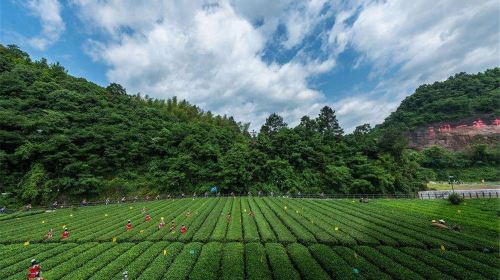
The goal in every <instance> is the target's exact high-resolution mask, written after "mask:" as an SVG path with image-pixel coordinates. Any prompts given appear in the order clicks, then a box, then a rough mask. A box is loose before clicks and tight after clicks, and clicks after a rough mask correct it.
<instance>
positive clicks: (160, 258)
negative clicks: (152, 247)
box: [137, 242, 184, 280]
mask: <svg viewBox="0 0 500 280" xmlns="http://www.w3.org/2000/svg"><path fill="white" fill-rule="evenodd" d="M183 247H184V244H182V243H179V242H176V243H172V244H170V245H168V246H167V247H166V248H164V249H163V250H164V251H163V252H160V253H159V254H158V255H157V256H156V258H155V259H154V260H153V261H152V262H151V264H150V265H149V266H148V267H147V268H146V269H145V270H144V271H143V272H142V273H141V275H140V276H139V277H137V279H139V280H159V279H163V275H164V274H165V273H166V271H167V269H169V266H170V265H171V264H172V262H173V261H174V259H175V258H176V256H177V254H179V252H180V251H181V250H182V248H183ZM165 250H166V251H165Z"/></svg>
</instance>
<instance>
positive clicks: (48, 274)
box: [43, 243, 113, 279]
mask: <svg viewBox="0 0 500 280" xmlns="http://www.w3.org/2000/svg"><path fill="white" fill-rule="evenodd" d="M111 248H113V244H112V243H101V244H99V245H97V246H95V247H93V248H92V249H90V250H88V251H86V252H84V253H82V254H80V255H79V256H78V257H77V258H71V259H70V260H68V261H65V262H62V263H60V264H59V265H57V266H55V267H53V268H52V269H51V270H46V271H44V272H43V277H44V278H45V279H62V278H63V277H64V276H65V275H67V274H69V273H71V272H73V271H76V270H79V269H80V268H81V267H82V264H83V263H88V262H89V261H91V260H93V259H95V258H98V257H99V256H100V255H101V254H103V253H105V252H106V251H108V250H110V249H111Z"/></svg>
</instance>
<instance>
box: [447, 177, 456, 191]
mask: <svg viewBox="0 0 500 280" xmlns="http://www.w3.org/2000/svg"><path fill="white" fill-rule="evenodd" d="M454 178H455V177H454V176H448V184H451V191H452V192H453V193H455V189H454V188H453V181H454V180H453V179H454Z"/></svg>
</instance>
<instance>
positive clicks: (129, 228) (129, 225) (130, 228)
mask: <svg viewBox="0 0 500 280" xmlns="http://www.w3.org/2000/svg"><path fill="white" fill-rule="evenodd" d="M126 228H127V231H131V230H132V222H131V221H130V220H128V222H127V226H126Z"/></svg>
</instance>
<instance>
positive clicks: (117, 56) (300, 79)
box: [75, 1, 335, 129]
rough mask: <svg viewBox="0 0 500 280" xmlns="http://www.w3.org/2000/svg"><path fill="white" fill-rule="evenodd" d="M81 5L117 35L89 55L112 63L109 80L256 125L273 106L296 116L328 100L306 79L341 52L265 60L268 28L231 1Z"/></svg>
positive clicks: (84, 12) (86, 16) (84, 15)
mask: <svg viewBox="0 0 500 280" xmlns="http://www.w3.org/2000/svg"><path fill="white" fill-rule="evenodd" d="M188 2H189V1H188ZM75 4H77V5H79V7H80V9H81V16H82V18H83V19H84V20H85V21H86V22H89V23H90V22H92V23H94V24H95V27H97V28H101V29H102V30H105V32H107V33H109V34H110V35H111V37H112V38H113V39H112V40H110V41H108V42H95V41H93V42H91V43H90V44H89V45H87V50H88V52H89V54H91V55H92V57H93V58H95V59H99V60H103V61H104V62H105V63H107V64H109V66H110V69H109V71H108V72H107V75H108V78H109V80H110V81H116V82H119V83H121V84H123V85H124V86H125V87H126V88H127V89H128V91H129V92H131V93H134V92H142V93H144V94H149V95H150V96H154V97H159V98H167V97H171V96H174V95H176V96H178V97H179V98H182V99H184V98H185V99H187V100H188V101H190V102H192V103H194V104H196V105H198V106H200V107H201V108H203V109H205V110H212V111H213V112H215V113H219V114H228V115H233V116H235V118H236V119H237V120H241V121H244V122H251V123H252V128H254V129H258V127H259V126H260V125H261V124H262V123H263V122H264V120H265V118H266V117H267V116H268V115H269V114H270V113H272V112H278V113H280V114H281V115H283V117H284V118H285V119H286V120H287V121H291V122H297V121H298V120H299V119H300V117H301V116H302V115H304V114H308V113H316V112H317V111H318V110H319V109H318V108H319V107H320V105H321V104H322V103H324V98H325V97H324V95H323V94H322V93H321V92H319V91H317V90H314V89H311V88H309V86H308V83H307V79H308V78H309V77H311V76H312V75H316V74H318V73H323V72H325V71H328V70H330V69H331V68H332V67H334V65H335V61H334V59H333V58H328V59H323V60H317V59H312V58H311V59H310V58H308V57H307V56H306V55H301V56H297V57H296V58H294V59H292V60H291V61H289V62H288V63H285V64H277V63H266V62H265V61H263V59H262V52H263V50H264V49H265V47H266V44H267V43H268V40H269V38H268V37H267V36H266V35H267V33H266V32H264V31H263V30H262V26H255V25H254V24H253V22H252V20H254V19H255V18H247V17H246V16H243V15H241V14H240V13H238V12H237V10H236V9H235V7H234V6H233V5H231V4H230V3H228V2H224V1H222V2H219V3H218V4H217V5H206V4H203V3H201V4H199V5H194V4H193V3H192V2H189V4H186V3H177V4H173V5H162V3H161V2H158V3H157V4H158V5H150V6H149V5H142V4H139V6H136V5H135V4H136V3H134V4H132V3H129V2H123V1H120V2H116V1H107V2H101V3H100V5H95V2H88V1H79V2H75ZM118 4H120V5H119V6H120V7H118V8H117V9H114V7H115V6H116V5H118ZM159 10H160V11H161V12H158V11H159ZM131 11H133V12H131ZM131 13H133V15H132V14H131ZM139 14H141V16H139ZM251 16H255V15H251ZM249 17H250V16H249ZM256 17H258V16H256ZM130 18H134V19H130ZM129 19H130V20H129ZM264 21H268V20H267V19H266V20H264ZM294 40H295V41H296V42H298V41H297V39H294Z"/></svg>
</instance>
